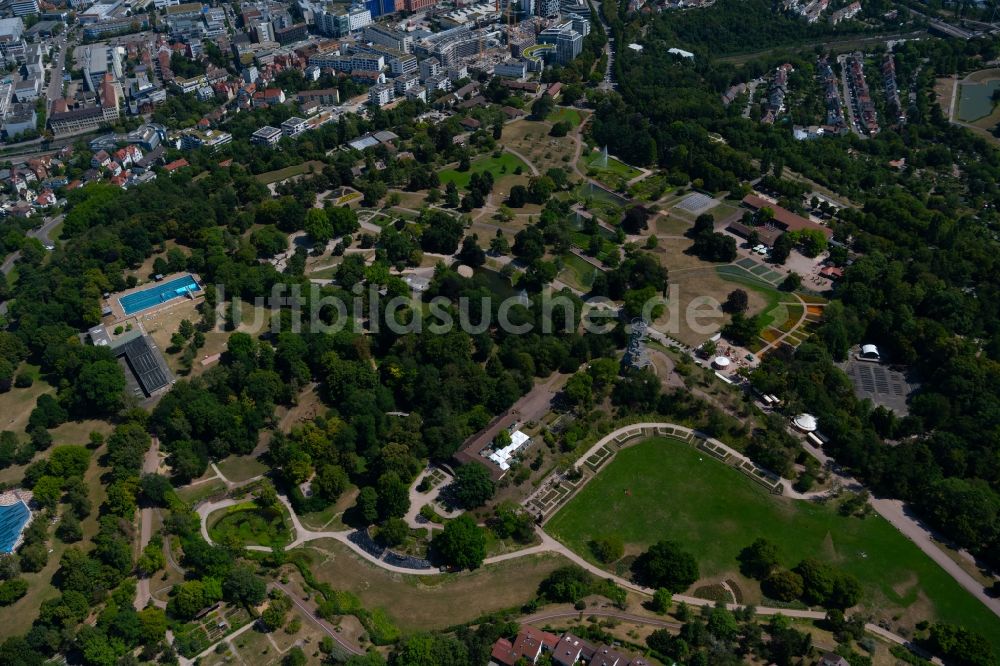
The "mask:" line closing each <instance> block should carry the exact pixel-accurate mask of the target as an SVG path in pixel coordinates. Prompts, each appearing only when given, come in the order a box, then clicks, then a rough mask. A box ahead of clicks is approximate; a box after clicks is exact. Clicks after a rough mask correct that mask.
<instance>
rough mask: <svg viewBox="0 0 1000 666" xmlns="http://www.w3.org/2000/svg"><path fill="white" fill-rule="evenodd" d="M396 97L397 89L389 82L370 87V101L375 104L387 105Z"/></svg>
mask: <svg viewBox="0 0 1000 666" xmlns="http://www.w3.org/2000/svg"><path fill="white" fill-rule="evenodd" d="M395 99H396V91H395V89H394V88H393V87H392V86H391V85H389V84H388V83H380V84H378V85H375V86H372V87H371V88H369V89H368V103H369V104H371V105H373V106H385V105H386V104H389V103H391V102H392V101H393V100H395Z"/></svg>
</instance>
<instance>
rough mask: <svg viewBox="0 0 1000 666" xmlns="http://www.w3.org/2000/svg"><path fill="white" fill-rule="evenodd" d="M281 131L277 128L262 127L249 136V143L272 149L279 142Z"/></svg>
mask: <svg viewBox="0 0 1000 666" xmlns="http://www.w3.org/2000/svg"><path fill="white" fill-rule="evenodd" d="M281 136H282V134H281V130H280V129H278V128H277V127H271V126H270V125H264V126H263V127H261V128H260V129H259V130H257V131H256V132H254V133H253V134H251V135H250V143H252V144H254V145H256V146H268V147H271V148H273V147H274V146H277V145H278V142H279V141H281Z"/></svg>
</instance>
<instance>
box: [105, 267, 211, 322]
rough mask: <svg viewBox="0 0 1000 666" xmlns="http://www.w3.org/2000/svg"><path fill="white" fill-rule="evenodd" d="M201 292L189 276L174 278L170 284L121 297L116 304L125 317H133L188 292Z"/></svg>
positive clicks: (157, 285) (164, 283) (162, 284)
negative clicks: (119, 306) (118, 304)
mask: <svg viewBox="0 0 1000 666" xmlns="http://www.w3.org/2000/svg"><path fill="white" fill-rule="evenodd" d="M198 291H201V287H200V286H198V283H197V282H196V281H195V279H194V278H193V277H192V276H190V275H185V276H183V277H179V278H175V279H173V280H171V281H170V282H163V283H160V284H154V285H153V286H152V287H150V288H149V289H143V290H142V291H137V292H135V293H132V294H129V295H128V296H122V297H121V298H119V299H118V302H119V303H121V304H122V310H124V311H125V314H127V315H133V314H135V313H137V312H142V311H143V310H148V309H149V308H152V307H156V306H157V305H160V304H161V303H166V302H167V301H170V300H173V299H175V298H180V297H182V296H186V295H187V294H188V292H198Z"/></svg>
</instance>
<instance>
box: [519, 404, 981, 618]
mask: <svg viewBox="0 0 1000 666" xmlns="http://www.w3.org/2000/svg"><path fill="white" fill-rule="evenodd" d="M660 427H672V428H675V429H676V428H680V427H681V426H677V425H673V424H669V423H636V424H632V425H629V426H625V427H623V428H619V429H617V430H615V431H613V432H610V433H608V434H607V435H605V436H604V437H602V438H601V439H600V440H599V441H598V442H597V443H596V444H594V446H592V447H591V448H590V450H588V451H587V452H586V453H585V454H583V455H582V456H581V457H580V459H579V460H580V461H584V460H586V459H587V458H589V457H590V456H591V455H593V454H594V453H596V452H597V450H598V449H600V448H601V447H602V446H604V445H605V444H607V443H608V442H610V441H613V440H614V438H615V437H618V436H619V435H621V434H623V433H625V432H628V431H630V430H634V429H635V428H660ZM713 443H716V442H714V440H713ZM718 444H721V443H718ZM722 446H723V447H725V445H722ZM804 446H805V448H806V450H807V451H808V452H809V453H810V454H812V455H813V456H815V457H816V458H817V459H818V460H819V461H820V462H821V463H823V465H824V466H835V463H834V461H833V460H832V459H831V458H830V457H829V456H827V455H825V454H824V453H823V452H822V451H819V450H817V449H815V448H814V447H811V446H809V445H804ZM725 448H726V449H728V450H729V451H730V455H735V456H738V457H740V458H745V456H743V455H742V454H740V453H737V452H736V451H733V450H732V449H729V447H725ZM832 471H833V473H834V475H835V476H836V477H837V479H838V481H839V483H840V485H841V486H844V487H851V488H863V486H862V484H861V483H860V482H858V481H857V480H856V479H853V478H851V477H849V476H846V475H843V474H841V473H839V472H837V470H836V469H834V470H832ZM781 486H782V488H783V494H784V495H786V496H789V497H791V498H792V499H814V497H815V496H816V495H817V494H809V496H808V497H806V496H802V495H800V494H798V493H795V491H794V490H793V489H792V483H791V482H790V481H789V480H788V479H782V480H781ZM543 487H544V486H543ZM529 499H530V498H529ZM870 503H871V505H872V508H874V509H875V511H876V512H877V513H878V514H879V515H880V516H882V517H883V518H885V519H886V520H887V521H889V523H890V524H891V525H892V526H893V527H895V528H896V529H897V530H899V531H900V533H902V534H903V536H905V537H907V538H908V539H910V541H912V542H913V543H914V544H915V545H916V546H917V547H918V548H920V550H922V551H923V552H924V553H925V554H926V555H927V556H928V557H930V558H931V559H932V560H934V561H935V562H937V564H938V565H939V566H940V567H941V568H942V569H944V571H945V572H946V573H947V574H948V575H950V576H951V577H952V578H953V579H954V580H955V582H957V583H958V584H959V585H961V586H962V587H963V588H965V589H966V590H967V591H968V592H969V593H970V594H972V595H973V596H974V597H976V598H977V599H979V601H981V602H982V603H983V604H984V605H985V606H986V607H987V608H989V609H990V611H992V612H993V613H994V614H996V615H997V616H1000V599H994V598H992V597H990V596H989V595H987V594H986V590H985V589H984V588H983V586H982V585H981V584H980V583H979V581H977V580H976V579H975V578H973V577H972V576H971V575H970V574H969V573H967V572H966V571H965V570H964V569H963V568H962V567H961V566H959V565H958V563H956V562H955V561H954V560H952V559H951V558H950V557H948V555H947V554H945V553H944V552H943V551H942V550H941V549H940V548H938V546H937V545H936V544H935V543H934V538H933V537H934V535H933V533H932V532H931V531H930V530H929V529H927V528H926V527H924V526H923V525H921V524H920V523H918V522H917V521H916V520H914V519H913V518H912V517H910V515H908V513H907V511H906V509H905V506H904V504H903V503H902V502H900V501H898V500H889V499H872V500H870ZM556 543H558V542H556ZM560 545H561V544H560ZM557 552H561V553H563V554H564V555H566V556H567V557H570V559H574V558H575V559H574V561H576V560H581V559H582V558H578V557H576V556H575V555H573V556H572V557H571V556H570V554H569V553H571V551H569V550H568V549H565V548H563V549H560V550H557ZM582 562H586V561H585V560H582ZM577 563H578V564H580V565H581V566H583V564H582V563H581V562H577ZM587 564H588V565H589V563H587ZM585 568H589V569H591V570H592V571H595V572H596V571H602V570H600V569H598V568H597V567H593V566H592V565H590V566H588V567H585ZM603 575H605V576H606V575H607V574H606V573H605V574H603ZM623 586H624V585H623ZM624 587H628V586H624ZM631 589H636V588H635V587H632V588H631Z"/></svg>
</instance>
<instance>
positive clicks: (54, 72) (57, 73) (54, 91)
mask: <svg viewBox="0 0 1000 666" xmlns="http://www.w3.org/2000/svg"><path fill="white" fill-rule="evenodd" d="M57 43H58V46H57V47H56V52H55V54H54V55H53V56H52V69H51V70H49V87H48V90H47V91H46V93H45V95H46V99H47V100H48V108H49V109H50V110H51V108H52V102H54V101H55V100H57V99H59V98H60V97H62V91H63V80H62V79H63V67H64V66H65V64H66V49H67V48H68V47H67V46H66V35H62V36H61V37H60V38H59V40H58V42H57Z"/></svg>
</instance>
